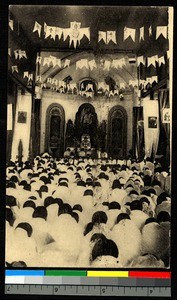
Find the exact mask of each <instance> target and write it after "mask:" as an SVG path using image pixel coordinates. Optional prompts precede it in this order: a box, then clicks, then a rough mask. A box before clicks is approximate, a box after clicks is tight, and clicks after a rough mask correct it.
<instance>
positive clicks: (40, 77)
mask: <svg viewBox="0 0 177 300" xmlns="http://www.w3.org/2000/svg"><path fill="white" fill-rule="evenodd" d="M36 82H39V83H41V82H42V76H40V75H38V76H36Z"/></svg>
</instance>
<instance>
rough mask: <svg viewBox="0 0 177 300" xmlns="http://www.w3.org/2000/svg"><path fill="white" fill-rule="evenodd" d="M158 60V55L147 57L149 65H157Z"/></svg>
mask: <svg viewBox="0 0 177 300" xmlns="http://www.w3.org/2000/svg"><path fill="white" fill-rule="evenodd" d="M156 61H157V62H158V56H157V55H154V56H151V57H148V58H147V62H148V64H147V66H148V67H149V66H150V65H153V66H154V67H156Z"/></svg>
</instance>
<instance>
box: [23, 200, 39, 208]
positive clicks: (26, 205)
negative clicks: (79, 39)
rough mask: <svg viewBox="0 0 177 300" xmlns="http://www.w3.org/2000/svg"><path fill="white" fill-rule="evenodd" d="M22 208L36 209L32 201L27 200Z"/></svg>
mask: <svg viewBox="0 0 177 300" xmlns="http://www.w3.org/2000/svg"><path fill="white" fill-rule="evenodd" d="M23 207H32V208H34V209H35V208H36V204H35V203H34V201H32V200H27V201H26V202H25V203H24V204H23Z"/></svg>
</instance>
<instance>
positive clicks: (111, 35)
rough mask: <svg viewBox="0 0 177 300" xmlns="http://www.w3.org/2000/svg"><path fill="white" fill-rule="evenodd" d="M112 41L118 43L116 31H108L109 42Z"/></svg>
mask: <svg viewBox="0 0 177 300" xmlns="http://www.w3.org/2000/svg"><path fill="white" fill-rule="evenodd" d="M110 41H113V43H115V44H117V42H116V31H107V44H109V42H110Z"/></svg>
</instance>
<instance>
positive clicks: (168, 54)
mask: <svg viewBox="0 0 177 300" xmlns="http://www.w3.org/2000/svg"><path fill="white" fill-rule="evenodd" d="M167 58H168V59H169V58H170V51H169V50H168V51H167Z"/></svg>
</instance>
